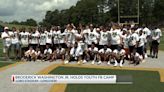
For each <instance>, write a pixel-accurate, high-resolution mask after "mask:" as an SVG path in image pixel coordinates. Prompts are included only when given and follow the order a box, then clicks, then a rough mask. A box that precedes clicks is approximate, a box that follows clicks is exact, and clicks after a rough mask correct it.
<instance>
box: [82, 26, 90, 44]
mask: <svg viewBox="0 0 164 92" xmlns="http://www.w3.org/2000/svg"><path fill="white" fill-rule="evenodd" d="M88 32H90V29H85V30H83V32H82V34H83V37H84V39H85V40H84V42H85V43H88Z"/></svg>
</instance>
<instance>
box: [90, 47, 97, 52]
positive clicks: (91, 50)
mask: <svg viewBox="0 0 164 92" xmlns="http://www.w3.org/2000/svg"><path fill="white" fill-rule="evenodd" d="M88 51H90V52H98V48H97V47H94V48H93V49H92V48H91V47H90V48H89V49H88Z"/></svg>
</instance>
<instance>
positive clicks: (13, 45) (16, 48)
mask: <svg viewBox="0 0 164 92" xmlns="http://www.w3.org/2000/svg"><path fill="white" fill-rule="evenodd" d="M11 48H13V49H14V50H19V49H20V48H21V45H20V43H16V44H11Z"/></svg>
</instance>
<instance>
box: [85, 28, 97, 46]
mask: <svg viewBox="0 0 164 92" xmlns="http://www.w3.org/2000/svg"><path fill="white" fill-rule="evenodd" d="M87 38H88V39H87V40H88V41H87V44H89V45H91V44H92V42H94V43H95V44H97V43H98V41H97V38H99V34H98V33H97V32H96V31H92V32H91V31H89V32H88V37H87Z"/></svg>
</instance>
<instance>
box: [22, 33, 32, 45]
mask: <svg viewBox="0 0 164 92" xmlns="http://www.w3.org/2000/svg"><path fill="white" fill-rule="evenodd" d="M29 35H30V34H29V32H21V33H20V40H21V44H22V45H23V46H28V45H29Z"/></svg>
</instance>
